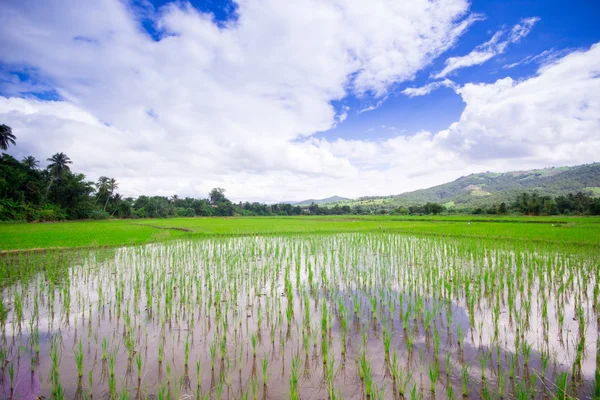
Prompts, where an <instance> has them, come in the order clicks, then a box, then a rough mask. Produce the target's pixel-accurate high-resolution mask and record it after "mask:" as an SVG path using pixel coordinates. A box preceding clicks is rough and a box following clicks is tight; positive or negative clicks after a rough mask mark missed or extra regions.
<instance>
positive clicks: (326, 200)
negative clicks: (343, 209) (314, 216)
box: [291, 196, 351, 206]
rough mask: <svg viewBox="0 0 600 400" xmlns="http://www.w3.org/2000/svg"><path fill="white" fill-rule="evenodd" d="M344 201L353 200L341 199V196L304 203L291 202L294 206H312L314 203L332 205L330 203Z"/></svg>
mask: <svg viewBox="0 0 600 400" xmlns="http://www.w3.org/2000/svg"><path fill="white" fill-rule="evenodd" d="M344 201H351V199H348V198H345V197H340V196H331V197H327V198H326V199H308V200H302V201H296V202H291V204H292V205H295V206H310V205H311V204H312V203H315V204H330V203H339V202H344Z"/></svg>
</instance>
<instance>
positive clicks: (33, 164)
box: [21, 156, 40, 169]
mask: <svg viewBox="0 0 600 400" xmlns="http://www.w3.org/2000/svg"><path fill="white" fill-rule="evenodd" d="M21 163H22V164H23V165H24V166H26V167H28V168H29V169H37V167H39V166H40V162H39V161H38V160H36V159H35V157H34V156H27V157H23V160H21Z"/></svg>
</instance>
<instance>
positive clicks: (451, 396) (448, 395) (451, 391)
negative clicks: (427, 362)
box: [446, 384, 455, 400]
mask: <svg viewBox="0 0 600 400" xmlns="http://www.w3.org/2000/svg"><path fill="white" fill-rule="evenodd" d="M454 397H455V396H454V388H453V387H452V385H451V384H448V386H447V387H446V398H447V399H448V400H453V399H454Z"/></svg>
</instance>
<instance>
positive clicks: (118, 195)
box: [108, 193, 122, 218]
mask: <svg viewBox="0 0 600 400" xmlns="http://www.w3.org/2000/svg"><path fill="white" fill-rule="evenodd" d="M121 199H122V197H121V195H120V194H119V193H117V194H115V195H114V196H113V201H114V202H115V210H114V211H113V212H112V214H110V217H108V218H112V216H113V215H115V213H116V212H117V211H118V210H119V202H120V201H121Z"/></svg>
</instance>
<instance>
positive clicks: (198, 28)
mask: <svg viewBox="0 0 600 400" xmlns="http://www.w3.org/2000/svg"><path fill="white" fill-rule="evenodd" d="M467 9H468V3H467V2H466V1H461V0H454V1H451V0H444V1H441V0H440V1H433V2H432V1H424V0H423V1H421V0H417V1H414V2H397V1H385V0H378V1H373V2H369V4H367V3H365V2H363V1H358V0H355V1H344V2H341V1H340V2H338V1H334V0H331V1H316V0H315V1H308V0H307V1H305V2H303V3H301V2H281V1H278V0H270V1H260V2H257V1H255V0H243V1H240V2H239V10H238V12H239V18H238V20H237V21H235V22H233V23H230V24H228V25H226V26H225V27H218V26H216V25H215V24H214V22H213V21H212V20H211V19H210V18H209V17H207V16H206V15H203V14H200V13H198V12H197V11H196V10H194V9H192V8H190V7H186V6H176V5H170V6H168V7H166V8H163V9H161V10H159V11H158V13H157V16H156V18H157V20H156V23H157V24H158V26H159V27H160V29H161V30H162V31H163V32H165V33H166V34H167V35H166V36H165V37H164V38H163V39H162V40H160V41H154V40H152V38H150V37H149V35H148V34H147V33H146V32H144V31H143V30H142V28H141V27H140V26H139V23H138V22H137V21H136V20H135V18H134V17H133V12H132V10H130V9H128V8H127V7H125V6H124V3H123V2H121V1H118V0H95V1H92V0H82V1H79V2H72V1H69V0H51V1H47V2H42V3H40V2H38V1H34V0H22V1H18V2H17V1H16V0H15V1H10V2H2V3H0V15H2V16H3V17H4V19H3V23H2V24H0V47H1V48H2V49H3V55H2V57H3V61H4V62H5V63H7V64H10V65H14V66H24V65H26V66H27V68H29V70H35V71H36V76H37V77H39V79H40V81H42V78H43V82H44V83H45V84H47V85H48V86H49V87H52V88H55V89H56V90H57V92H58V93H59V94H60V96H61V97H62V99H63V100H61V101H42V100H37V99H33V98H16V97H12V98H3V97H0V119H2V123H6V124H8V125H10V126H12V127H13V129H14V132H15V134H16V135H17V146H16V147H12V148H11V149H10V152H11V153H12V154H14V155H15V156H18V157H21V156H24V155H26V154H33V155H34V156H36V157H37V158H39V159H45V158H46V157H48V156H50V155H51V154H53V153H55V152H57V151H64V152H65V153H67V154H68V155H69V156H70V157H71V158H72V159H73V161H74V163H75V164H74V168H75V169H76V170H78V171H82V172H84V173H86V174H87V175H88V177H89V178H90V179H96V178H97V177H98V176H99V175H108V176H114V177H116V178H117V179H118V180H119V181H120V182H121V190H122V192H123V194H125V195H137V194H140V193H146V194H162V195H171V194H173V193H178V194H180V195H183V196H185V195H193V196H205V195H206V193H207V192H208V190H210V188H211V187H214V186H222V187H226V188H227V189H228V195H229V196H231V197H232V198H233V199H248V200H264V201H277V200H294V199H302V198H307V197H325V196H328V195H331V194H340V195H345V196H359V195H368V194H388V193H398V192H401V191H405V190H412V189H417V188H420V187H425V186H428V185H433V184H438V183H442V182H444V181H447V180H449V179H453V178H456V177H458V176H460V175H464V174H465V173H469V172H474V171H477V170H488V169H490V170H507V169H514V168H525V167H528V166H535V167H538V166H544V165H559V164H574V163H581V162H587V161H592V160H593V159H594V157H597V154H600V145H599V143H598V141H599V139H598V132H600V122H599V119H600V118H599V116H598V111H597V110H600V107H599V102H600V99H599V98H598V94H597V93H600V88H599V87H598V82H599V78H598V75H599V73H598V69H599V66H598V62H599V60H600V57H599V55H600V54H599V52H600V47H599V46H598V45H597V46H594V47H593V48H592V49H590V50H588V51H581V52H577V53H573V54H570V55H568V56H566V57H565V58H562V59H559V60H557V61H556V62H555V63H554V64H552V65H547V66H544V67H542V68H541V69H540V70H539V74H538V75H537V76H535V77H533V78H531V79H528V80H525V81H521V82H516V81H513V80H512V79H510V78H505V79H502V80H499V81H497V82H495V83H491V84H480V85H466V86H464V87H462V88H457V89H456V90H457V91H458V93H459V94H460V95H461V96H462V98H463V100H464V102H465V103H466V108H465V111H464V112H463V114H462V116H461V118H460V120H459V121H457V122H456V123H454V124H452V125H451V126H450V127H449V128H448V129H447V130H444V131H442V132H438V133H432V132H420V133H418V134H415V135H412V136H397V137H393V138H391V139H388V140H385V141H368V140H355V141H347V140H336V141H332V142H330V141H326V140H322V139H321V140H317V139H314V138H311V137H310V136H312V135H313V134H314V133H316V132H320V131H325V130H327V129H330V128H331V127H333V126H335V124H338V123H341V122H342V121H343V119H344V118H345V117H344V113H348V112H349V110H345V109H342V111H341V112H338V113H337V115H336V110H335V109H334V108H333V106H332V105H331V102H332V101H334V100H339V99H342V98H343V97H345V96H346V95H348V93H349V92H354V93H356V94H358V95H364V94H366V93H367V92H371V93H373V94H374V95H375V98H376V99H382V98H385V96H386V90H387V88H388V87H389V86H390V85H391V84H394V83H398V82H402V81H406V80H408V79H410V78H411V77H412V76H413V75H414V74H415V73H416V72H417V71H419V70H421V69H422V68H423V67H424V66H426V65H427V64H428V63H429V62H430V61H431V60H432V59H433V58H434V57H436V56H437V55H439V54H440V53H441V52H443V51H444V50H445V49H447V48H448V47H449V46H451V45H453V44H454V42H455V41H456V39H457V38H458V36H459V35H460V34H461V33H462V32H464V30H465V29H466V28H467V27H468V25H469V24H470V23H472V22H473V21H474V20H476V19H478V18H480V17H479V16H473V15H469V14H468V13H467ZM461 18H462V19H461ZM515 35H517V33H515ZM496 40H497V43H496V45H497V44H498V43H500V42H499V39H496ZM11 82H12V86H11V87H12V90H13V92H12V93H22V91H19V88H20V86H19V85H20V83H19V82H17V81H15V82H13V81H11ZM377 96H379V97H377ZM434 115H435V114H433V110H432V117H434ZM376 129H380V128H376ZM381 129H383V128H381Z"/></svg>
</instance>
